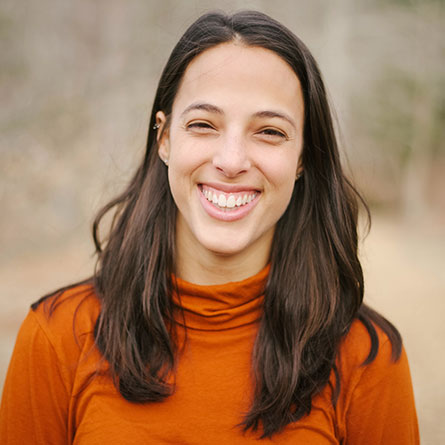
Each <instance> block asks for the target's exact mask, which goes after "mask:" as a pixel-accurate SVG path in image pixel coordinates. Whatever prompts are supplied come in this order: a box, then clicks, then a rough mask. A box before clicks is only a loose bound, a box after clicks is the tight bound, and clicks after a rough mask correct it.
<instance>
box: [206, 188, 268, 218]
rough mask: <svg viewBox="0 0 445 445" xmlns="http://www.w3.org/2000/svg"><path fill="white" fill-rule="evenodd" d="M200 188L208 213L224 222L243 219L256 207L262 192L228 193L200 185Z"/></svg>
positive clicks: (246, 190) (241, 191) (251, 190)
mask: <svg viewBox="0 0 445 445" xmlns="http://www.w3.org/2000/svg"><path fill="white" fill-rule="evenodd" d="M198 188H199V191H200V196H201V202H202V204H203V207H204V209H205V210H206V211H207V213H209V215H210V216H212V217H213V218H216V219H221V220H224V221H235V220H237V219H241V218H243V217H244V216H245V215H247V214H248V213H249V212H250V210H251V209H252V208H253V207H254V206H255V205H256V203H257V201H258V199H259V196H260V195H261V192H259V191H258V190H254V189H245V190H237V191H233V192H228V191H222V190H219V189H217V188H215V187H210V186H208V185H204V184H200V185H199V187H198Z"/></svg>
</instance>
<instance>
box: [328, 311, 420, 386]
mask: <svg viewBox="0 0 445 445" xmlns="http://www.w3.org/2000/svg"><path fill="white" fill-rule="evenodd" d="M394 329H395V328H394ZM396 332H397V331H396ZM397 335H399V334H398V333H397ZM398 338H399V339H400V337H398ZM337 368H338V370H339V372H340V376H341V380H342V385H345V386H346V387H347V388H349V390H351V391H356V390H357V389H358V388H362V389H364V388H367V389H371V388H372V387H374V386H376V385H382V384H383V383H384V382H386V384H388V385H394V384H396V385H397V386H399V385H401V386H406V385H408V386H411V376H410V371H409V365H408V359H407V356H406V352H405V349H404V347H403V346H402V345H401V343H398V340H397V341H396V340H394V337H393V335H392V334H391V331H390V332H388V331H387V329H385V328H383V327H382V326H380V325H379V324H378V323H375V322H368V323H364V322H363V321H362V320H359V319H356V320H354V322H353V323H352V325H351V328H350V329H349V332H348V333H347V335H346V336H345V337H344V338H343V341H342V343H341V345H340V349H339V354H338V358H337Z"/></svg>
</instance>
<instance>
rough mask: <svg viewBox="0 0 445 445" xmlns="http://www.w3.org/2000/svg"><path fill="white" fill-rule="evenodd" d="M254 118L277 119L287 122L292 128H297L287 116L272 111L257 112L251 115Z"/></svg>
mask: <svg viewBox="0 0 445 445" xmlns="http://www.w3.org/2000/svg"><path fill="white" fill-rule="evenodd" d="M253 116H254V117H278V118H280V119H284V120H285V121H287V122H289V123H290V124H291V125H292V127H294V128H297V127H296V125H295V122H294V121H293V119H292V118H291V117H290V116H289V115H287V114H286V113H282V112H281V111H273V110H264V111H258V112H256V113H254V114H253Z"/></svg>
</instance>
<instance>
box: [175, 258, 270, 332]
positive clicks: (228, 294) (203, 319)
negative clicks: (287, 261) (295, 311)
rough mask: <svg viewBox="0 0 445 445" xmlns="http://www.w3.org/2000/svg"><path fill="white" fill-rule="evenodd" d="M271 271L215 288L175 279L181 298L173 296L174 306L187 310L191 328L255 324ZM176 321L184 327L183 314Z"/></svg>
mask: <svg viewBox="0 0 445 445" xmlns="http://www.w3.org/2000/svg"><path fill="white" fill-rule="evenodd" d="M269 269H270V265H267V266H266V267H265V268H264V269H263V270H261V271H260V272H259V273H257V274H256V275H254V276H252V277H249V278H247V279H245V280H242V281H236V282H230V283H226V284H218V285H211V286H202V285H197V284H193V283H189V282H187V281H184V280H182V279H180V278H176V277H175V278H174V282H175V281H176V285H177V289H178V292H179V296H178V294H177V293H176V292H174V293H173V303H174V304H175V305H176V306H179V307H182V308H183V310H184V319H185V325H186V326H187V329H196V330H203V331H221V330H225V329H233V328H236V327H239V326H243V325H248V324H252V323H255V322H256V321H257V320H258V319H259V318H260V316H261V309H262V304H263V298H264V289H265V286H266V281H267V276H268V274H269ZM175 319H176V322H177V323H178V324H179V325H181V326H183V325H184V320H183V318H182V315H181V311H176V315H175Z"/></svg>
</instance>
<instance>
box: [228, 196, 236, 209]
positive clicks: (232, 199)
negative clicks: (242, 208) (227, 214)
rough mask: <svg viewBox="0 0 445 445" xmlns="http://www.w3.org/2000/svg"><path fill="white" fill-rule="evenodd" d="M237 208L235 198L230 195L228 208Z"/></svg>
mask: <svg viewBox="0 0 445 445" xmlns="http://www.w3.org/2000/svg"><path fill="white" fill-rule="evenodd" d="M234 207H235V197H234V196H233V195H230V196H229V197H228V199H227V208H229V209H233V208H234Z"/></svg>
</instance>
